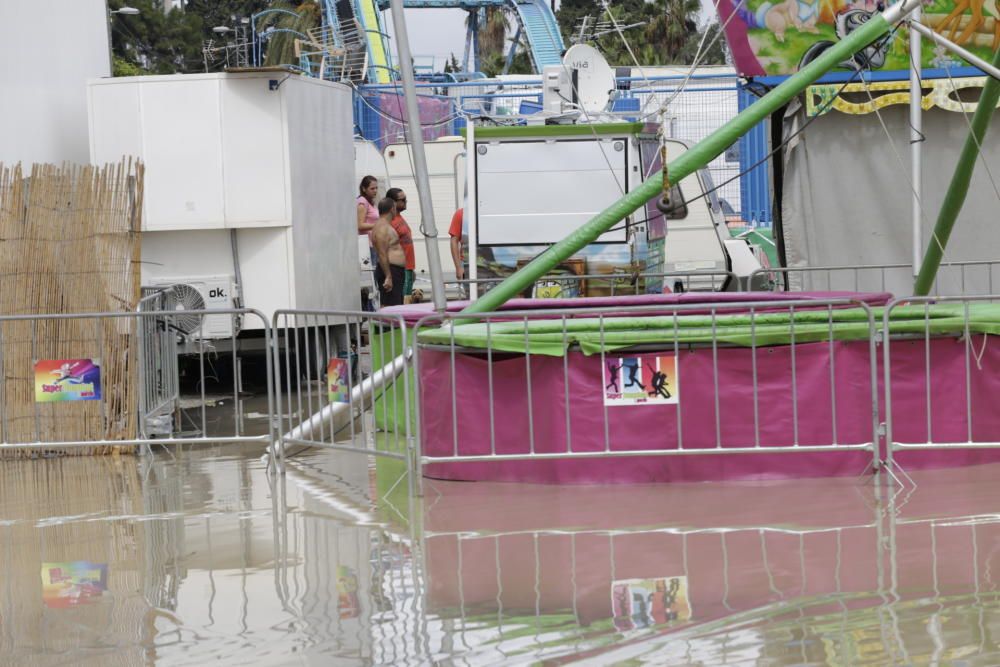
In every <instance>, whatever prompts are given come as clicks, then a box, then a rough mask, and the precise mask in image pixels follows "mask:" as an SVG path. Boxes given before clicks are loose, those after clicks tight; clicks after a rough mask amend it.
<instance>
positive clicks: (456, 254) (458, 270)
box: [448, 208, 465, 280]
mask: <svg viewBox="0 0 1000 667" xmlns="http://www.w3.org/2000/svg"><path fill="white" fill-rule="evenodd" d="M464 211H465V209H464V208H460V209H458V210H457V211H455V215H453V216H451V226H450V227H448V236H450V237H451V261H452V262H454V263H455V279H456V280H464V279H465V267H464V265H463V264H462V216H463V215H464Z"/></svg>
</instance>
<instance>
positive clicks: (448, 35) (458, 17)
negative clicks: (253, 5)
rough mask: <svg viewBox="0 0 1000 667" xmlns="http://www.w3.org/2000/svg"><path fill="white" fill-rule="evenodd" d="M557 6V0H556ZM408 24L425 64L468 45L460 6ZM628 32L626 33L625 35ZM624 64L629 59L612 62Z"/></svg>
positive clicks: (420, 15) (423, 12) (708, 7)
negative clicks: (426, 60) (427, 59)
mask: <svg viewBox="0 0 1000 667" xmlns="http://www.w3.org/2000/svg"><path fill="white" fill-rule="evenodd" d="M0 1H2V0H0ZM701 5H702V10H701V22H702V23H704V22H705V21H706V20H708V19H709V18H710V17H714V14H715V9H714V6H713V4H712V1H711V0H701ZM556 6H557V7H558V2H557V3H556ZM383 20H384V22H385V26H386V31H387V32H388V33H389V34H390V35H391V34H392V33H393V29H392V17H391V15H390V13H389V12H388V11H386V12H384V13H383ZM406 24H407V29H408V31H409V35H410V49H411V50H412V51H413V55H414V56H415V57H416V59H417V64H418V65H419V64H422V63H421V62H420V61H421V58H420V57H421V56H434V58H435V64H436V65H437V68H436V69H437V70H438V71H440V70H441V69H443V68H444V63H445V60H446V59H447V58H448V56H449V54H451V53H454V54H455V57H456V58H458V60H459V62H461V61H462V52H463V51H464V49H465V11H464V10H461V9H408V10H406ZM627 35H628V33H626V36H627ZM613 64H615V65H624V64H626V63H613Z"/></svg>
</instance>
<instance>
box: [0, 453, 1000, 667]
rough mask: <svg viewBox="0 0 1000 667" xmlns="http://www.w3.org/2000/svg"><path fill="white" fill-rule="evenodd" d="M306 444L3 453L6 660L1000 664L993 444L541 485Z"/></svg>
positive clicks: (999, 539)
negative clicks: (907, 457)
mask: <svg viewBox="0 0 1000 667" xmlns="http://www.w3.org/2000/svg"><path fill="white" fill-rule="evenodd" d="M400 473H401V466H400V464H398V463H396V462H393V461H379V462H378V463H377V464H373V465H369V463H368V461H367V460H366V459H365V458H363V457H357V456H351V455H347V454H333V453H330V452H317V451H305V452H302V453H300V454H298V455H296V456H294V457H292V458H291V459H290V461H289V470H288V473H287V475H286V476H285V478H284V479H283V480H281V479H279V480H277V482H276V483H273V484H272V483H271V481H270V480H269V479H268V477H267V475H266V473H265V470H264V468H263V466H262V464H261V463H260V461H259V459H258V457H257V452H256V451H250V450H245V451H241V450H240V449H239V448H236V447H223V446H219V447H207V448H202V449H199V450H190V449H188V450H185V451H183V452H182V453H175V455H174V456H168V455H165V454H157V455H155V456H153V457H150V458H147V459H136V458H131V457H121V458H115V457H100V458H98V457H93V458H88V457H66V458H58V459H39V460H18V461H6V462H4V464H3V465H2V466H0V475H2V478H3V479H2V480H0V482H2V483H0V499H2V503H0V568H2V569H0V571H2V572H3V573H4V576H3V578H2V580H0V663H2V664H19V665H21V664H24V665H63V664H74V665H77V664H83V665H88V664H92V665H107V664H114V665H147V664H170V665H204V664H207V663H209V662H217V663H221V664H246V665H250V664H254V665H257V664H262V665H286V664H287V665H299V664H302V665H313V664H316V665H320V664H322V665H327V664H334V663H335V664H338V665H339V664H347V665H349V664H366V665H367V664H393V665H400V664H428V663H437V662H440V663H442V664H475V665H479V664H482V665H490V664H497V663H499V662H504V663H506V664H528V663H537V662H546V661H549V662H552V663H563V662H579V663H580V664H594V665H604V664H610V663H628V664H646V663H651V664H671V665H673V664H712V665H716V664H740V665H742V664H764V665H793V664H860V665H863V664H872V665H881V664H887V663H900V664H910V663H913V664H917V663H930V662H936V663H942V664H948V663H950V664H956V663H960V662H962V661H965V662H966V663H968V664H997V663H998V662H1000V655H998V650H997V647H996V646H997V643H996V641H995V639H994V637H995V636H996V635H997V632H998V631H1000V613H998V612H1000V605H998V601H997V596H998V593H997V581H996V574H995V573H996V572H998V571H1000V563H998V562H997V561H998V554H1000V524H998V521H997V518H998V515H997V508H998V507H1000V488H998V487H997V486H996V484H995V482H994V480H995V479H996V477H997V474H998V473H1000V466H981V467H977V468H965V469H958V470H943V471H936V472H921V473H916V474H914V478H915V479H916V482H917V484H918V486H917V487H916V488H915V489H913V488H911V489H907V490H898V489H897V490H896V491H897V492H896V493H895V495H890V494H889V493H887V489H885V488H882V489H880V490H879V491H878V492H876V489H875V488H874V486H873V485H872V484H871V483H870V480H867V479H865V480H861V481H857V480H853V479H832V480H804V481H797V482H781V483H777V482H774V483H725V484H721V483H720V484H686V485H685V484H678V485H672V486H666V485H661V486H634V487H623V486H614V487H548V486H532V485H516V484H462V483H447V482H435V481H433V480H426V481H425V484H424V496H423V498H422V499H417V498H413V497H410V496H409V495H408V493H407V490H408V483H407V482H408V480H406V479H405V478H403V479H401V477H400Z"/></svg>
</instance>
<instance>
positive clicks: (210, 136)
mask: <svg viewBox="0 0 1000 667" xmlns="http://www.w3.org/2000/svg"><path fill="white" fill-rule="evenodd" d="M269 81H270V77H269V76H268V75H260V74H241V75H236V74H187V75H170V76H139V77H120V78H115V79H105V80H101V81H95V82H93V84H92V85H91V86H90V88H89V96H90V127H91V130H90V132H91V143H92V146H93V148H92V152H91V157H92V159H93V161H94V162H97V163H100V162H107V161H112V160H119V159H121V156H122V155H136V156H139V157H141V158H142V160H143V161H144V162H145V164H146V178H145V197H144V199H143V205H144V211H143V212H144V216H143V229H144V230H157V231H165V230H180V229H210V228H218V227H240V228H244V227H255V228H256V227H280V226H287V225H289V224H291V201H290V199H289V191H288V177H287V174H288V164H287V163H288V146H287V144H286V133H285V128H284V122H285V118H284V115H283V113H284V112H283V105H282V101H281V100H282V94H283V93H282V92H281V91H283V90H284V89H285V86H282V87H281V88H280V89H279V91H272V90H270V88H269ZM289 87H290V86H289Z"/></svg>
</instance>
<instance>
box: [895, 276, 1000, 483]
mask: <svg viewBox="0 0 1000 667" xmlns="http://www.w3.org/2000/svg"><path fill="white" fill-rule="evenodd" d="M997 301H1000V296H997V295H990V296H966V297H919V298H918V297H909V298H902V299H895V300H893V301H891V302H890V303H889V304H888V305H887V306H886V308H885V312H884V315H883V324H882V326H883V330H884V331H887V332H888V331H889V325H890V321H891V319H892V315H893V314H894V313H896V312H898V311H900V310H901V309H902V308H905V307H910V308H914V309H916V310H917V312H916V315H918V316H919V317H918V318H914V319H913V320H911V322H913V326H911V327H909V328H910V330H911V331H910V332H909V333H904V334H895V335H886V336H885V343H884V347H885V350H884V355H885V356H884V392H885V427H884V428H885V440H886V449H887V457H886V463H887V465H889V466H893V465H894V464H895V467H896V468H899V465H898V462H896V461H894V455H895V454H897V453H899V452H901V451H905V450H930V449H939V450H948V449H973V448H988V449H993V448H1000V420H998V418H997V410H996V396H997V387H996V385H995V381H994V378H995V377H996V376H997V371H998V370H1000V358H998V357H997V354H996V351H995V350H996V343H995V342H994V343H993V345H992V346H991V345H990V342H991V339H992V338H993V336H994V334H995V333H996V332H995V331H994V330H995V329H996V325H995V324H994V325H993V326H992V327H991V326H990V322H989V321H988V320H987V321H986V322H982V323H981V324H982V326H977V322H976V318H975V313H974V312H973V309H974V308H975V307H976V305H977V304H988V303H992V302H997ZM932 304H933V305H938V306H947V305H948V304H951V305H953V306H954V309H949V311H946V312H942V311H941V310H938V311H937V312H935V313H934V314H933V315H934V316H932V310H931V305H932ZM956 311H957V312H956ZM942 316H944V317H946V318H947V319H948V320H950V322H946V323H944V324H943V325H942V324H940V323H941V318H942ZM956 318H958V321H957V322H956V321H955V319H956ZM956 343H957V344H958V345H960V346H961V347H958V346H957V345H956ZM907 348H909V350H910V352H909V354H906V356H905V357H903V353H904V352H906V351H907ZM894 355H895V356H894ZM900 357H903V358H902V359H901V358H900ZM918 365H919V366H920V367H921V368H917V366H918ZM899 415H902V419H899Z"/></svg>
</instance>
